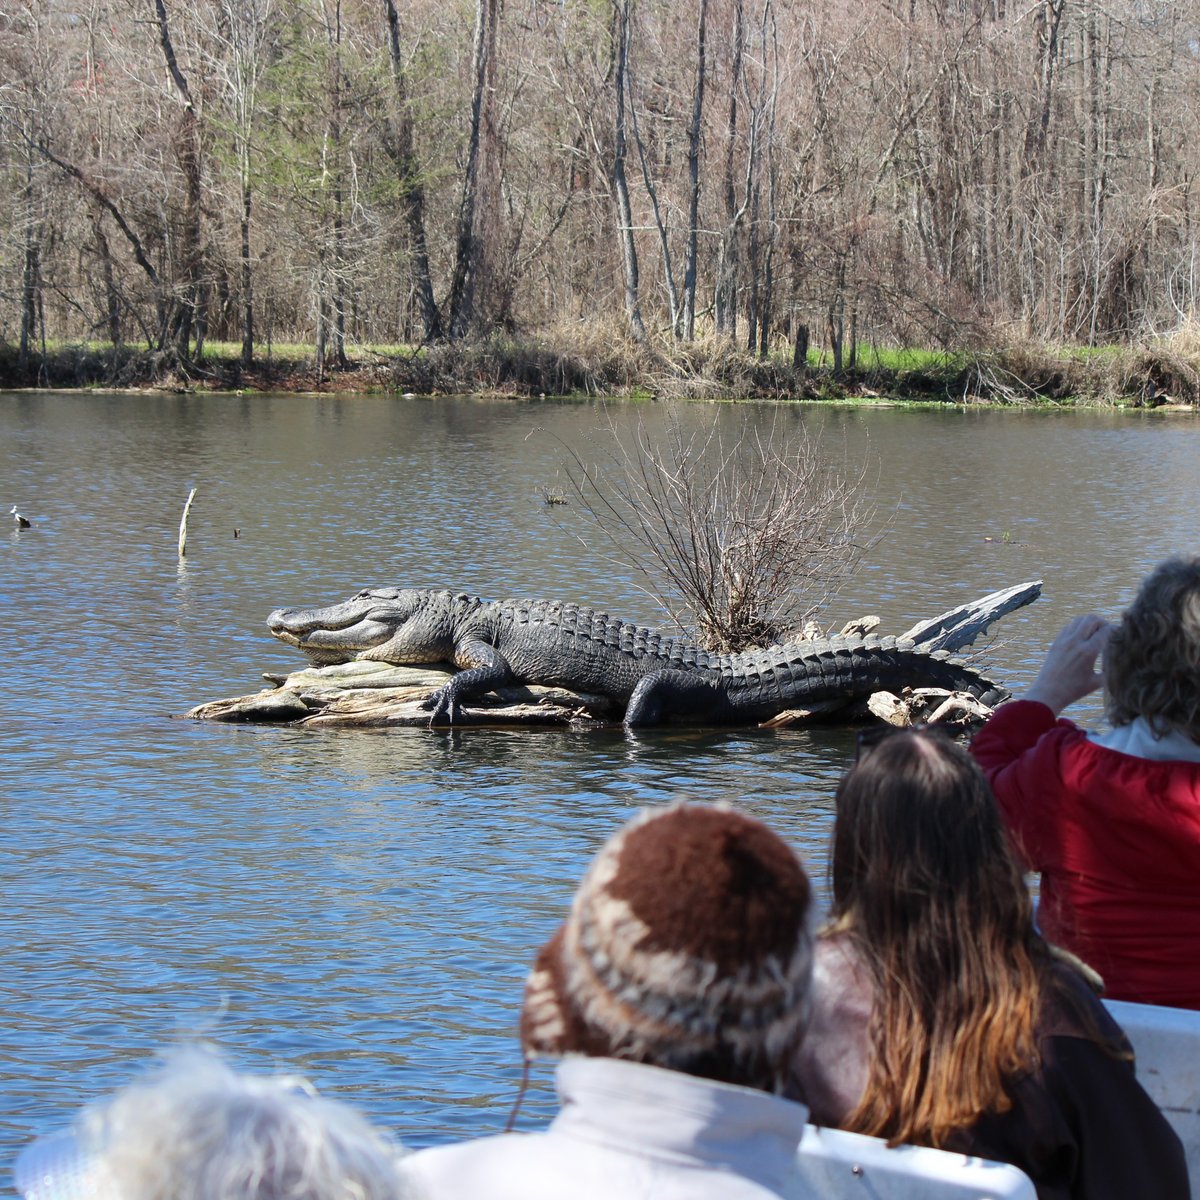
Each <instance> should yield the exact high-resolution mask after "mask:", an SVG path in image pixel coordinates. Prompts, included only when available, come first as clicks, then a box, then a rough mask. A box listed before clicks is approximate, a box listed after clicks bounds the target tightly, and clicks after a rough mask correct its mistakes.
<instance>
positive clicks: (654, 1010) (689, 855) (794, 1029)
mask: <svg viewBox="0 0 1200 1200" xmlns="http://www.w3.org/2000/svg"><path fill="white" fill-rule="evenodd" d="M810 895H811V891H810V888H809V883H808V877H807V876H806V875H805V873H804V868H803V866H802V865H801V863H800V860H799V858H798V857H797V856H796V854H795V852H794V851H792V850H791V849H790V847H789V846H788V845H787V844H786V843H785V842H784V841H783V840H782V839H781V838H779V837H778V836H777V835H776V834H774V833H773V832H772V831H771V830H770V829H768V828H767V826H765V825H764V824H763V823H762V822H761V821H757V820H755V819H753V818H752V817H749V816H746V815H745V814H744V813H740V812H737V811H735V810H734V809H732V808H730V807H728V806H726V805H702V804H687V803H680V804H675V805H672V806H670V807H669V808H661V809H649V810H646V811H644V812H643V813H641V814H640V815H639V816H637V817H635V818H634V819H633V820H632V821H630V822H629V823H628V824H627V825H625V826H624V827H623V828H622V829H621V830H619V831H618V832H617V834H616V835H615V836H614V837H613V838H611V839H610V840H609V842H608V843H607V844H606V845H605V846H604V847H603V849H602V850H601V851H600V853H599V854H598V855H597V856H596V858H595V860H594V861H593V863H592V865H591V867H590V868H589V870H588V872H587V874H586V875H585V876H584V879H583V882H582V883H581V884H580V886H579V890H578V891H577V892H576V894H575V899H574V902H573V904H572V906H571V912H570V915H569V916H568V917H567V919H566V921H564V922H563V924H562V925H561V926H560V927H559V929H558V931H557V932H556V933H555V934H554V936H553V937H552V938H551V939H550V941H549V942H547V944H546V945H545V946H544V947H543V948H542V950H541V952H540V953H539V954H538V957H537V960H536V962H535V964H534V968H533V971H532V973H531V974H530V976H529V979H528V981H527V983H526V985H525V1004H524V1008H523V1011H522V1014H521V1044H522V1047H523V1049H524V1051H525V1056H526V1058H535V1057H539V1056H551V1057H557V1056H560V1055H562V1054H565V1053H572V1052H573V1053H578V1054H587V1055H592V1056H598V1057H611V1058H626V1059H632V1060H634V1061H636V1062H644V1063H651V1064H654V1065H656V1066H660V1067H667V1068H670V1069H673V1070H677V1071H685V1072H687V1073H689V1074H693V1075H700V1076H704V1077H706V1078H710V1079H718V1080H722V1081H725V1082H728V1083H739V1084H743V1085H746V1086H750V1087H758V1088H762V1089H764V1090H768V1091H778V1090H779V1088H780V1087H781V1085H782V1079H783V1075H784V1073H785V1071H786V1068H787V1061H786V1060H787V1059H788V1058H789V1057H790V1055H791V1053H792V1052H793V1051H794V1049H795V1047H796V1045H797V1044H798V1042H799V1039H800V1036H801V1034H802V1031H803V1029H804V1027H805V1025H806V1024H807V1021H808V1012H809V1004H808V985H809V976H810V973H811V966H812V936H811V933H810V931H809V928H808V911H809V901H810Z"/></svg>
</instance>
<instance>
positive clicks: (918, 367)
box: [0, 323, 1200, 411]
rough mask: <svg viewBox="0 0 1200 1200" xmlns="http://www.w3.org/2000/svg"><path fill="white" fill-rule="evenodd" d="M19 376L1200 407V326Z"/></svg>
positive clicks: (6, 353) (147, 358)
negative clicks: (1027, 337)
mask: <svg viewBox="0 0 1200 1200" xmlns="http://www.w3.org/2000/svg"><path fill="white" fill-rule="evenodd" d="M0 389H3V390H25V389H42V390H66V389H85V390H86V389H95V390H107V389H114V390H122V389H131V390H159V391H166V392H176V393H188V392H239V393H254V392H276V393H280V392H282V393H288V392H292V393H314V392H315V393H329V394H335V393H338V394H355V393H358V394H366V393H372V394H404V395H420V396H438V395H463V394H481V395H492V396H497V397H539V396H541V397H545V396H578V397H584V396H587V397H596V398H601V397H612V398H615V397H626V398H641V399H663V400H675V399H693V400H797V401H849V402H853V401H865V402H890V403H900V404H904V403H928V404H950V405H964V406H971V405H992V406H994V405H1007V406H1021V407H1030V406H1054V407H1098V408H1139V409H1186V410H1192V411H1197V410H1200V329H1198V330H1194V331H1193V330H1183V331H1180V332H1177V333H1176V334H1174V335H1172V336H1170V337H1168V338H1164V339H1160V340H1157V341H1155V342H1153V343H1147V344H1144V345H1141V346H1111V347H1104V348H1101V349H1084V348H1074V347H1067V348H1063V347H1054V346H1047V345H1042V344H1038V343H1034V342H1023V343H1014V344H1012V345H1009V346H1005V347H999V348H994V349H987V350H975V351H956V352H947V351H927V350H880V349H875V348H868V349H861V348H860V349H859V350H858V352H857V353H856V354H855V355H854V356H852V358H851V360H850V362H849V363H848V364H844V365H843V368H842V369H841V370H840V371H839V370H834V368H833V366H832V365H831V363H830V361H829V360H828V356H826V355H824V354H822V353H820V352H816V351H813V350H811V349H810V350H809V351H808V353H807V355H806V357H805V358H804V360H803V365H796V356H795V355H794V354H792V353H789V352H788V351H787V348H786V347H782V346H781V347H780V349H779V350H778V352H775V353H770V354H768V355H766V356H762V355H759V354H756V353H751V352H749V351H746V350H743V349H740V348H738V347H736V346H735V345H734V344H733V343H732V342H731V341H730V340H729V339H728V338H723V337H718V336H710V337H708V338H701V339H698V340H696V341H693V342H687V343H683V342H675V343H672V342H670V341H669V340H663V341H662V342H660V343H657V344H655V343H654V342H650V343H639V342H637V341H635V340H633V339H631V338H629V337H627V336H625V335H624V334H623V333H622V331H621V330H620V329H619V327H617V326H615V325H612V324H607V323H597V325H596V326H594V327H587V326H581V325H577V326H575V327H573V328H571V329H567V330H561V331H550V332H547V333H541V334H528V335H523V336H522V335H493V336H491V337H488V338H484V339H479V340H473V341H458V342H444V343H439V344H435V345H431V346H424V347H422V346H380V347H371V346H357V347H349V346H348V347H347V355H346V361H345V363H344V364H342V365H334V364H325V365H322V364H321V363H320V362H319V360H318V358H317V356H316V354H315V353H314V350H313V348H312V347H311V346H304V345H298V344H287V345H279V346H276V347H268V348H264V350H263V351H262V352H261V353H260V354H258V355H257V356H256V358H255V359H254V361H253V362H252V363H250V364H249V365H247V364H245V363H244V362H243V361H242V357H241V354H240V348H239V347H238V346H236V345H233V344H230V343H209V344H208V345H206V346H205V347H204V349H203V350H202V352H201V353H200V354H199V355H192V356H190V357H188V358H186V359H185V358H182V357H180V356H179V355H178V354H176V353H174V352H170V351H168V352H163V351H158V350H148V349H145V348H138V347H134V346H129V345H123V346H116V347H114V346H113V345H111V344H107V343H95V342H91V343H70V344H61V345H56V346H48V347H47V348H46V349H45V350H42V351H37V352H30V351H26V353H25V354H20V353H19V352H18V350H17V348H16V347H15V346H12V345H8V344H3V343H0Z"/></svg>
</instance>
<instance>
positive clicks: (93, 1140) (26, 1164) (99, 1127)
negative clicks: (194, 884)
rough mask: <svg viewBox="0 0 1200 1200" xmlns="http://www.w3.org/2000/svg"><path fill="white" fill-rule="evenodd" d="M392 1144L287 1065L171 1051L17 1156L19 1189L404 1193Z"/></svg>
mask: <svg viewBox="0 0 1200 1200" xmlns="http://www.w3.org/2000/svg"><path fill="white" fill-rule="evenodd" d="M398 1154H399V1152H398V1150H397V1149H396V1147H395V1146H394V1145H393V1144H392V1143H391V1142H390V1141H389V1140H388V1139H387V1138H386V1137H384V1136H383V1135H382V1134H380V1133H379V1132H378V1131H376V1130H375V1129H374V1128H373V1127H372V1126H371V1125H370V1124H369V1123H368V1122H367V1120H366V1119H365V1118H364V1117H362V1116H360V1115H359V1114H358V1113H357V1112H356V1111H355V1110H354V1109H352V1108H349V1107H348V1106H346V1105H344V1104H340V1103H338V1102H336V1101H333V1100H327V1099H323V1098H322V1097H320V1096H318V1095H317V1094H316V1093H315V1091H314V1090H313V1089H312V1087H311V1086H310V1085H308V1084H307V1083H306V1082H305V1081H304V1080H302V1079H299V1078H297V1077H296V1076H251V1075H241V1074H237V1073H235V1072H234V1071H232V1070H231V1069H230V1068H229V1067H228V1066H226V1065H225V1063H224V1062H222V1061H221V1059H220V1058H218V1057H217V1056H216V1055H215V1054H214V1053H211V1052H209V1051H207V1050H203V1049H200V1048H198V1047H197V1048H188V1049H184V1050H179V1051H177V1052H175V1053H172V1054H171V1055H169V1056H168V1057H167V1058H166V1059H165V1061H164V1062H163V1063H162V1065H161V1066H159V1067H158V1068H157V1069H155V1070H153V1071H151V1072H150V1073H149V1074H147V1075H146V1076H145V1077H143V1078H140V1079H137V1080H135V1081H134V1082H133V1083H131V1084H130V1085H128V1086H127V1087H125V1088H123V1089H122V1090H121V1091H119V1092H117V1093H116V1094H115V1095H114V1096H112V1097H111V1098H109V1099H107V1100H105V1101H102V1102H100V1103H97V1104H95V1105H92V1106H89V1107H88V1108H85V1109H84V1110H83V1112H82V1114H81V1115H80V1117H79V1118H78V1119H77V1120H76V1122H75V1124H74V1126H73V1127H72V1129H71V1130H70V1131H69V1132H66V1133H62V1134H55V1135H51V1136H49V1137H45V1138H41V1139H39V1140H38V1141H36V1142H34V1143H32V1145H30V1146H28V1147H26V1149H25V1150H24V1151H22V1153H21V1154H20V1155H19V1156H18V1158H17V1162H16V1166H15V1170H14V1175H15V1180H16V1185H17V1190H18V1192H20V1193H21V1194H22V1195H23V1196H24V1198H25V1200H415V1195H416V1193H415V1192H414V1191H413V1189H412V1188H411V1187H409V1186H406V1185H405V1184H404V1183H402V1181H401V1180H400V1178H399V1176H398V1174H397V1169H396V1163H397V1159H398Z"/></svg>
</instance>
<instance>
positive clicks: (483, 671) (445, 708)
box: [421, 641, 513, 727]
mask: <svg viewBox="0 0 1200 1200" xmlns="http://www.w3.org/2000/svg"><path fill="white" fill-rule="evenodd" d="M454 661H455V662H456V663H457V664H458V665H459V666H460V667H465V668H467V669H466V670H463V671H460V672H459V673H458V674H457V675H455V676H454V677H453V678H452V679H451V680H450V681H449V682H448V683H445V684H443V686H442V687H440V688H438V690H437V691H436V692H434V693H433V695H432V696H428V697H426V698H425V699H424V700H422V701H421V707H422V708H428V709H432V710H433V711H432V713H431V714H430V717H429V724H430V727H432V726H434V725H453V724H454V723H455V722H456V721H458V720H459V718H460V717H461V716H462V703H463V701H464V700H469V699H470V698H471V697H473V696H482V695H484V693H486V692H490V691H493V690H494V689H495V688H498V687H504V685H505V684H508V683H512V682H513V672H512V668H511V667H510V666H509V665H508V659H506V658H505V657H504V655H503V654H501V653H500V651H499V650H497V649H496V647H495V646H493V645H491V644H490V643H488V642H479V641H471V642H464V643H463V645H461V646H460V647H458V648H457V649H456V650H455V652H454Z"/></svg>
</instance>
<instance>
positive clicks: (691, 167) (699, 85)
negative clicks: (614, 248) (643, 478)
mask: <svg viewBox="0 0 1200 1200" xmlns="http://www.w3.org/2000/svg"><path fill="white" fill-rule="evenodd" d="M699 3H700V12H699V16H698V18H697V21H696V87H695V90H694V91H693V93H692V119H691V121H690V122H689V124H688V156H687V161H688V223H687V252H686V257H685V259H684V267H683V310H682V312H681V313H680V321H679V324H678V325H677V326H676V329H675V335H676V336H677V337H679V336H681V335H682V337H683V338H685V339H686V340H687V341H689V342H690V341H692V340H693V339H694V338H695V336H696V253H697V242H698V235H699V229H700V131H701V125H702V121H703V117H704V78H705V73H706V69H707V60H706V52H705V40H704V39H705V26H706V24H707V22H708V0H699Z"/></svg>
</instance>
